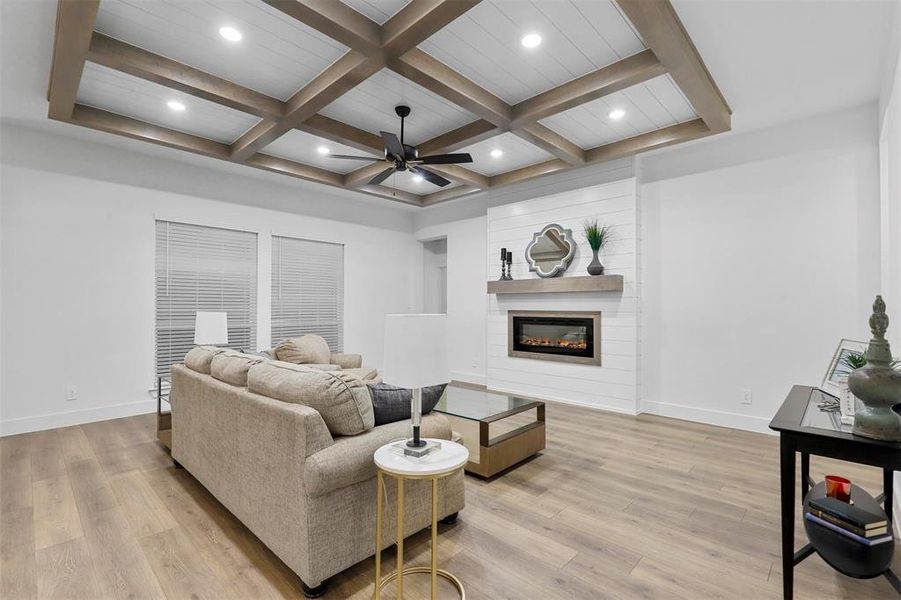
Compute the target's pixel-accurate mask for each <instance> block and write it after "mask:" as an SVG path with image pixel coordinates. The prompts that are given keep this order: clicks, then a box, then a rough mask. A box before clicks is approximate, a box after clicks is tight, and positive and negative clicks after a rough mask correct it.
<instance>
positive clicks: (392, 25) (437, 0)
mask: <svg viewBox="0 0 901 600" xmlns="http://www.w3.org/2000/svg"><path fill="white" fill-rule="evenodd" d="M479 2H480V0H412V2H410V3H408V4H407V5H406V6H404V7H403V8H402V9H400V10H399V11H398V12H397V13H396V14H395V15H394V16H392V17H391V18H390V19H388V21H386V22H385V24H384V25H383V26H382V31H381V33H382V37H381V40H382V50H383V51H384V52H385V54H386V56H397V55H399V54H403V53H405V52H407V51H408V50H411V49H413V48H415V47H416V46H418V45H419V44H421V43H422V42H424V41H425V40H427V39H429V38H430V37H432V36H433V35H434V34H435V33H437V32H438V31H440V30H441V29H443V28H444V27H446V26H447V25H448V24H449V23H450V22H451V21H454V20H455V19H456V18H457V17H459V16H461V15H462V14H463V13H465V12H466V11H468V10H469V9H470V8H472V7H473V6H475V5H476V4H478V3H479Z"/></svg>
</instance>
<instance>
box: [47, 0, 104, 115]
mask: <svg viewBox="0 0 901 600" xmlns="http://www.w3.org/2000/svg"><path fill="white" fill-rule="evenodd" d="M99 7H100V0H60V1H59V4H57V7H56V34H55V37H54V39H53V59H52V62H51V66H50V84H49V87H48V90H47V99H48V100H49V101H50V107H49V109H48V111H47V114H48V116H49V117H50V118H51V119H56V120H60V121H65V120H68V119H69V118H70V117H71V116H72V111H73V110H74V108H75V98H76V96H77V95H78V85H79V83H81V74H82V72H83V71H84V62H85V60H86V59H87V56H88V49H89V48H90V47H91V35H92V33H93V31H94V19H95V18H96V17H97V10H98V8H99Z"/></svg>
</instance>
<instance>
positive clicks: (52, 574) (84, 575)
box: [36, 538, 102, 600]
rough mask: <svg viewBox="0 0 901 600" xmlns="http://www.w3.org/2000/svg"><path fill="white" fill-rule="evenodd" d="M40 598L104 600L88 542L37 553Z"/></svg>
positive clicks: (65, 544)
mask: <svg viewBox="0 0 901 600" xmlns="http://www.w3.org/2000/svg"><path fill="white" fill-rule="evenodd" d="M36 562H37V567H36V569H37V582H38V598H41V599H42V600H43V599H45V598H48V599H49V598H52V599H54V600H64V599H65V600H97V599H98V598H101V597H102V592H101V590H100V586H99V585H97V578H96V576H95V573H94V564H93V560H92V558H91V552H90V549H89V548H88V545H87V542H86V541H85V540H84V538H79V539H74V540H69V541H68V542H63V543H61V544H56V545H55V546H49V547H47V548H41V549H39V550H38V551H37V561H36Z"/></svg>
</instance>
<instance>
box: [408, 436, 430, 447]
mask: <svg viewBox="0 0 901 600" xmlns="http://www.w3.org/2000/svg"><path fill="white" fill-rule="evenodd" d="M407 446H409V447H410V448H425V447H426V441H425V440H417V439H415V438H414V439H410V440H407Z"/></svg>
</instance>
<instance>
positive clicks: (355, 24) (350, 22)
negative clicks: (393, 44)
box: [263, 0, 382, 54]
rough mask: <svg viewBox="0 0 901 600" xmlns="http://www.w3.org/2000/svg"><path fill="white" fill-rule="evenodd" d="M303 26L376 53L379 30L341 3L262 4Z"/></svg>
mask: <svg viewBox="0 0 901 600" xmlns="http://www.w3.org/2000/svg"><path fill="white" fill-rule="evenodd" d="M263 2H265V3H266V4H268V5H269V6H271V7H273V8H276V9H278V10H280V11H281V12H283V13H285V14H286V15H288V16H289V17H292V18H294V19H297V20H298V21H300V22H301V23H303V24H304V25H307V26H309V27H312V28H313V29H315V30H317V31H319V32H320V33H323V34H325V35H326V36H328V37H330V38H332V39H333V40H337V41H339V42H341V43H342V44H344V45H345V46H347V47H348V48H351V49H353V50H358V51H360V52H362V53H364V54H367V53H372V52H377V51H379V50H380V48H381V45H382V29H381V27H379V25H378V23H376V22H374V21H372V20H371V19H368V18H367V17H365V16H364V15H363V14H362V13H359V12H357V11H356V10H354V9H352V8H351V7H350V6H348V5H347V4H344V3H343V2H337V1H336V0H263Z"/></svg>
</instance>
